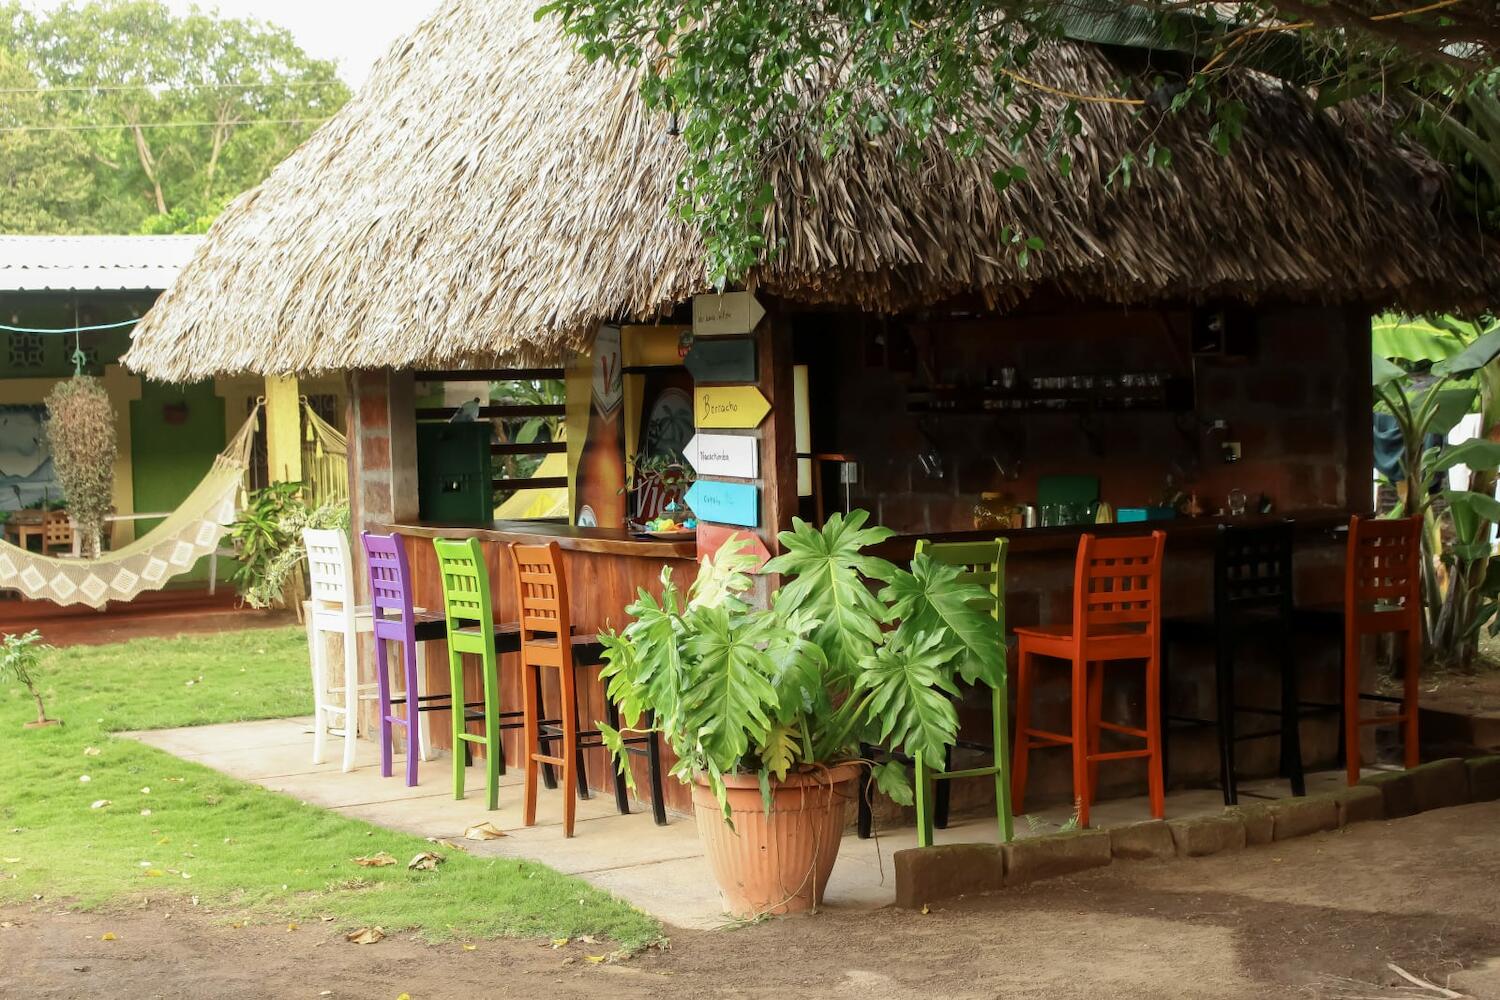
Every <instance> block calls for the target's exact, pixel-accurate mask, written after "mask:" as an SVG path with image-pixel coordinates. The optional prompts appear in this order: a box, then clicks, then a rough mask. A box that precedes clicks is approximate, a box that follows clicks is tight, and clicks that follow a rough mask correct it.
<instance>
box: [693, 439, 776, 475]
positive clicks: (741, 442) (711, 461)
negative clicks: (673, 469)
mask: <svg viewBox="0 0 1500 1000" xmlns="http://www.w3.org/2000/svg"><path fill="white" fill-rule="evenodd" d="M684 456H685V457H686V458H687V460H688V462H689V463H690V464H691V465H692V466H693V471H694V472H696V473H698V475H700V476H730V477H732V478H735V479H754V478H756V477H757V476H759V475H760V441H759V440H758V439H756V438H753V437H746V436H744V435H739V434H694V435H693V439H692V440H691V441H689V442H688V446H687V449H686V451H685V452H684Z"/></svg>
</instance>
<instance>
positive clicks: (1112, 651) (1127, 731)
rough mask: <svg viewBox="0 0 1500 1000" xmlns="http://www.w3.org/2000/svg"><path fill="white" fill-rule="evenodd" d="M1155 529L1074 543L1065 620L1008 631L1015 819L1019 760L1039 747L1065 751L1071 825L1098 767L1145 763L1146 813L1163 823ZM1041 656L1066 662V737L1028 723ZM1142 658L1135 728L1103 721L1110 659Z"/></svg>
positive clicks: (1019, 804) (1081, 819)
mask: <svg viewBox="0 0 1500 1000" xmlns="http://www.w3.org/2000/svg"><path fill="white" fill-rule="evenodd" d="M1166 540H1167V536H1166V534H1165V533H1164V532H1161V531H1153V532H1152V533H1151V535H1150V537H1149V538H1142V537H1134V538H1097V537H1095V536H1094V535H1087V534H1086V535H1084V536H1083V537H1082V538H1080V539H1079V540H1078V562H1077V565H1076V568H1075V569H1074V573H1073V622H1072V624H1070V625H1043V626H1036V627H1032V628H1018V629H1016V630H1015V631H1016V636H1017V638H1019V639H1020V648H1019V652H1018V656H1017V667H1018V670H1017V675H1018V677H1017V680H1018V683H1017V685H1016V752H1015V760H1014V763H1013V770H1012V776H1011V781H1012V783H1013V787H1012V794H1011V798H1012V801H1013V805H1014V809H1015V812H1016V814H1017V815H1020V814H1021V813H1023V812H1025V794H1026V766H1027V756H1028V754H1029V753H1030V752H1031V751H1032V750H1034V749H1039V748H1042V747H1059V746H1066V747H1071V748H1072V750H1073V799H1074V802H1075V803H1076V804H1077V808H1078V825H1079V827H1086V826H1088V825H1089V806H1091V805H1092V804H1093V801H1094V796H1095V793H1096V792H1097V791H1098V785H1099V762H1100V761H1106V760H1128V759H1131V758H1135V757H1146V758H1149V761H1150V766H1149V772H1148V773H1149V782H1150V790H1151V815H1152V816H1153V817H1155V818H1156V819H1161V818H1162V813H1163V811H1164V808H1165V807H1164V802H1163V799H1164V792H1163V785H1162V759H1161V758H1162V755H1161V747H1162V743H1161V661H1160V658H1159V657H1160V643H1159V641H1158V638H1159V636H1160V634H1161V553H1162V548H1163V546H1164V545H1165V544H1166ZM1040 656H1046V657H1051V658H1054V659H1058V660H1066V661H1068V663H1069V664H1070V666H1071V667H1072V702H1071V714H1072V727H1071V731H1070V732H1069V733H1066V734H1064V733H1054V732H1050V731H1048V730H1045V729H1035V728H1033V727H1032V725H1031V684H1032V679H1033V674H1034V673H1035V670H1036V658H1037V657H1040ZM1121 660H1125V661H1141V662H1142V663H1144V665H1145V671H1146V707H1145V711H1146V725H1145V728H1144V729H1138V728H1135V727H1133V726H1126V725H1121V724H1119V723H1115V722H1105V721H1104V720H1103V718H1102V710H1103V703H1104V668H1105V665H1106V664H1108V663H1113V662H1117V661H1121ZM1106 731H1107V732H1112V733H1120V734H1123V735H1126V736H1133V737H1136V738H1137V739H1140V740H1142V741H1144V744H1145V745H1144V746H1143V747H1140V748H1137V749H1131V750H1111V751H1108V752H1104V751H1101V749H1100V734H1101V733H1102V732H1106Z"/></svg>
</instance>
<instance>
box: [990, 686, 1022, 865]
mask: <svg viewBox="0 0 1500 1000" xmlns="http://www.w3.org/2000/svg"><path fill="white" fill-rule="evenodd" d="M1007 686H1008V685H1007V684H1006V682H1005V672H1004V671H1002V672H1001V674H1000V683H999V684H997V685H996V686H995V687H994V688H992V689H991V691H990V693H991V707H990V711H991V716H990V718H991V720H992V722H993V728H994V740H995V744H994V746H995V818H996V819H998V820H999V821H1000V842H1001V843H1002V844H1008V843H1010V842H1011V840H1012V839H1013V838H1014V837H1015V835H1016V830H1015V820H1013V819H1012V818H1011V811H1010V698H1009V696H1008V694H1007V691H1006V688H1007Z"/></svg>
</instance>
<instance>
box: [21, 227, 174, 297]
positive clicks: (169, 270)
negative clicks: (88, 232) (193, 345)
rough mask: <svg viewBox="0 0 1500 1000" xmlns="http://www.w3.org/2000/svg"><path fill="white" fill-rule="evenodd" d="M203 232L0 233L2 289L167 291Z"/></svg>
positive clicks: (32, 290)
mask: <svg viewBox="0 0 1500 1000" xmlns="http://www.w3.org/2000/svg"><path fill="white" fill-rule="evenodd" d="M202 242H203V237H202V236H0V292H40V291H64V292H73V291H79V292H81V291H117V290H118V291H161V290H162V289H164V288H167V287H168V286H169V285H171V284H172V282H173V280H174V279H176V277H177V272H178V271H180V270H182V266H183V265H184V264H186V263H187V262H188V260H189V259H191V258H192V256H193V253H194V252H195V251H196V250H197V249H198V247H199V245H201V244H202Z"/></svg>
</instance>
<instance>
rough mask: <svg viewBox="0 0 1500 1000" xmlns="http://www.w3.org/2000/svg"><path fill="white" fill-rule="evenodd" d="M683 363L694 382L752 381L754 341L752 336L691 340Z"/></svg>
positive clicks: (753, 372)
mask: <svg viewBox="0 0 1500 1000" xmlns="http://www.w3.org/2000/svg"><path fill="white" fill-rule="evenodd" d="M683 363H684V364H686V365H687V370H688V371H689V372H691V373H692V376H693V380H694V381H696V382H754V381H755V374H756V365H755V340H754V338H752V337H709V338H707V339H704V340H697V339H694V340H693V347H692V350H690V351H688V353H687V357H686V358H684V359H683Z"/></svg>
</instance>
